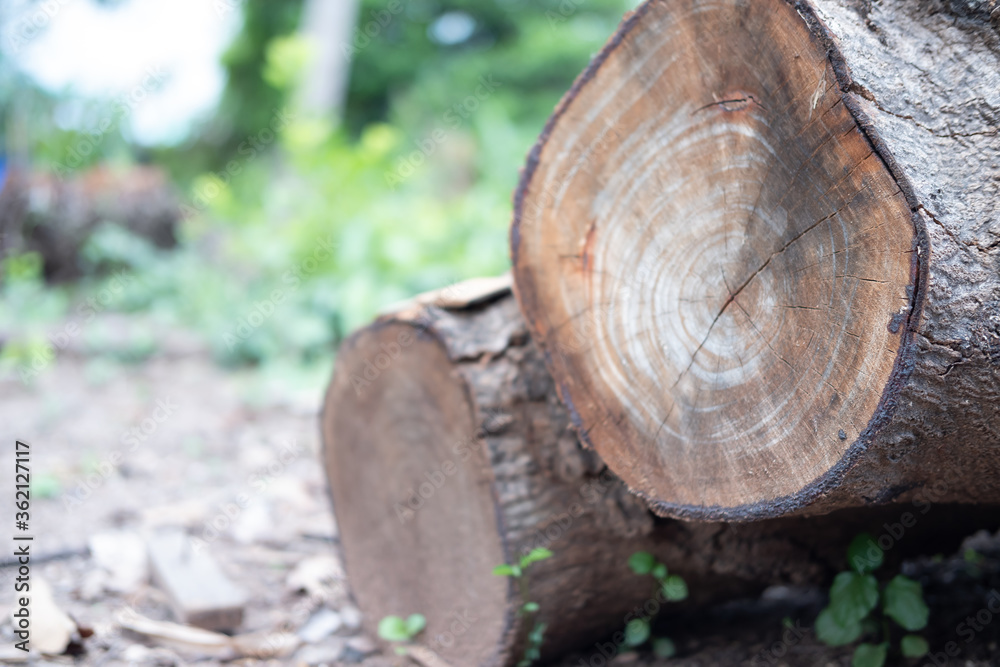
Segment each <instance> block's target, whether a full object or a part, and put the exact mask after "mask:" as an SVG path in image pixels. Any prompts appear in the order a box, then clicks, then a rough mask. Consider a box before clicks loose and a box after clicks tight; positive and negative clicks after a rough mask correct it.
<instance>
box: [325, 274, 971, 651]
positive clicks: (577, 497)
mask: <svg viewBox="0 0 1000 667" xmlns="http://www.w3.org/2000/svg"><path fill="white" fill-rule="evenodd" d="M486 287H487V288H488V289H487V290H486V291H485V292H479V294H478V296H476V295H475V292H476V290H471V291H470V290H463V289H461V288H459V289H457V290H449V293H446V294H444V295H436V296H435V297H434V298H431V299H426V298H425V299H421V300H420V303H415V304H414V305H412V307H410V308H405V309H403V310H401V311H399V312H397V313H394V314H390V315H386V316H385V317H383V318H382V319H380V320H379V321H377V322H376V323H374V324H372V325H371V326H369V327H366V328H364V329H362V330H361V331H359V332H357V333H356V334H354V335H353V336H352V337H351V338H349V339H348V340H347V341H346V342H345V343H344V345H343V346H342V347H341V349H340V352H339V353H338V358H337V364H336V368H335V371H334V376H333V379H332V381H331V384H330V388H329V390H328V392H327V395H326V399H325V402H324V410H323V417H322V432H323V441H324V464H325V468H326V472H327V475H328V478H329V481H330V489H331V494H332V498H333V505H334V512H335V514H336V517H337V523H338V528H339V534H340V543H341V547H342V550H343V555H344V562H345V567H346V570H347V574H348V577H349V580H350V583H351V588H352V590H353V591H354V594H355V597H356V598H357V601H358V604H359V606H360V607H361V609H362V611H363V612H364V614H365V622H366V624H367V625H368V627H369V629H370V630H371V631H372V633H373V634H374V631H375V628H376V626H377V624H378V621H379V620H380V619H381V618H382V617H384V616H386V615H390V614H396V615H403V616H405V615H407V614H411V613H422V614H424V615H425V616H426V617H427V620H428V627H427V630H426V632H425V633H424V634H423V635H422V636H421V637H420V638H419V641H421V642H422V643H424V644H426V645H428V646H430V648H431V649H433V650H434V651H435V652H437V653H439V654H440V656H441V657H443V658H444V659H445V660H446V661H448V662H449V663H450V664H453V665H509V664H514V663H515V662H517V660H518V659H519V658H520V656H521V650H522V647H523V640H524V637H525V633H526V632H528V631H529V630H530V628H531V626H532V625H533V623H534V621H535V620H536V619H533V618H531V617H525V616H519V615H518V613H517V610H518V608H519V607H520V606H521V597H520V592H519V591H518V589H517V588H516V587H514V586H513V585H512V584H510V583H509V582H508V581H507V580H506V579H503V578H499V577H495V576H491V574H490V572H491V570H492V568H493V567H494V566H495V565H498V564H500V563H503V562H514V560H515V559H516V558H518V557H519V556H520V555H522V554H523V553H525V552H526V551H528V550H530V549H532V548H534V547H546V548H548V549H550V550H552V551H553V552H554V554H555V555H554V557H553V558H551V559H550V560H546V561H542V562H539V563H536V564H535V565H533V566H532V567H531V569H530V570H529V578H528V591H529V593H530V598H531V599H532V600H533V601H537V602H538V603H540V605H541V611H540V612H539V616H538V620H541V621H543V622H545V623H546V624H547V625H548V628H547V630H546V632H545V643H544V645H543V653H544V654H545V655H547V656H552V655H556V654H558V653H560V652H562V651H564V650H566V649H569V648H578V647H586V646H588V645H593V643H594V642H597V641H598V640H602V641H606V639H607V637H608V636H611V635H612V634H613V633H614V632H616V631H620V630H622V628H623V627H624V625H625V623H626V622H627V621H628V620H630V619H631V618H633V617H635V614H636V611H635V610H636V609H637V608H638V609H639V610H640V611H639V612H638V614H639V615H642V614H643V612H642V611H641V609H642V607H643V605H644V604H645V603H647V602H649V601H650V600H652V599H653V595H652V593H653V587H652V585H651V584H652V580H651V579H649V578H648V577H639V576H636V575H634V574H632V573H631V572H630V571H629V569H628V567H627V564H626V563H627V560H628V557H629V556H630V555H631V554H633V553H634V552H636V551H640V550H648V551H651V552H652V553H654V554H655V555H657V556H658V557H659V558H660V559H661V560H662V561H663V562H665V563H666V564H667V565H668V567H669V568H670V570H671V572H673V573H677V574H680V575H682V576H683V577H684V578H685V579H686V580H687V582H688V585H689V588H690V591H691V596H690V598H689V599H688V600H687V601H686V602H684V603H681V604H684V605H688V606H689V607H691V606H697V605H703V604H706V603H708V602H711V601H714V600H719V599H722V598H733V597H738V596H740V595H742V594H750V593H754V592H756V591H759V590H760V589H762V588H763V587H764V586H766V585H768V584H772V583H805V582H816V581H822V580H823V579H824V578H825V577H827V576H829V575H830V574H831V573H832V572H833V571H834V570H835V569H836V568H839V567H842V566H843V557H844V550H845V548H846V545H847V544H848V542H849V541H850V539H851V538H852V537H853V536H854V535H855V534H857V532H859V531H861V530H870V531H872V533H873V534H874V535H877V536H878V535H881V534H882V533H883V532H885V529H883V528H881V526H882V525H883V523H886V522H889V523H899V522H900V521H901V520H902V519H901V515H902V513H903V512H904V510H905V508H904V510H901V509H900V508H892V509H891V511H888V510H886V511H883V512H881V513H878V512H861V513H859V512H849V513H846V514H845V513H835V514H831V515H829V516H824V517H817V518H814V519H800V518H794V519H778V520H770V521H761V522H757V523H754V524H748V525H739V526H734V525H725V524H719V523H696V524H691V523H685V522H682V521H675V520H669V519H661V518H658V517H655V516H654V515H653V514H652V513H650V512H649V511H648V510H647V509H646V507H645V505H644V504H643V503H642V502H641V501H640V500H639V499H638V498H636V497H635V496H633V495H631V494H630V493H629V492H628V490H627V489H626V487H625V486H624V484H622V483H621V481H620V480H618V479H617V478H616V477H615V476H614V475H613V474H612V473H611V472H610V471H608V470H607V468H606V467H605V466H604V464H603V463H602V462H601V461H600V459H599V458H598V457H597V456H596V454H594V453H593V452H592V451H588V450H586V449H584V448H583V447H582V446H581V445H580V443H579V440H578V439H577V437H576V435H575V433H574V431H573V430H572V428H571V427H570V423H569V414H568V411H567V410H566V408H565V407H564V406H563V404H562V403H561V402H560V401H559V400H558V398H557V396H556V392H555V389H554V386H553V382H552V379H551V377H550V376H549V374H548V372H547V371H546V370H545V367H544V363H543V360H542V356H541V354H540V353H539V351H538V349H537V348H536V346H535V345H534V344H533V343H532V342H531V340H530V338H529V337H528V335H527V330H526V328H525V325H524V322H523V320H522V319H521V317H520V315H519V313H518V311H517V305H516V302H515V301H514V299H513V298H512V297H511V296H510V294H509V292H508V291H507V290H504V289H502V288H497V287H496V285H494V284H487V285H486ZM460 293H461V294H462V297H461V299H459V298H456V296H457V295H458V294H460ZM463 300H464V303H463ZM440 304H448V307H447V308H445V307H442V306H441V305H440ZM930 500H931V501H933V500H936V498H931V499H930ZM909 512H910V513H911V514H912V515H913V516H914V517H918V518H916V519H915V525H914V524H913V523H911V522H909V521H907V523H908V526H907V527H906V528H905V529H904V533H905V537H902V536H901V538H894V539H893V540H892V541H891V544H886V546H888V547H890V551H889V552H888V555H889V558H890V559H898V558H901V557H902V556H903V555H904V554H906V553H913V552H914V551H919V550H920V549H922V548H924V547H927V545H928V542H929V543H930V544H931V546H930V547H929V548H930V549H931V550H932V551H934V552H937V551H938V550H941V549H943V548H946V546H945V545H947V544H949V543H952V542H954V541H955V540H957V539H958V538H959V537H961V536H962V535H964V534H967V531H969V528H970V526H979V525H980V524H985V523H988V521H986V522H984V521H983V517H982V516H976V515H975V514H974V513H965V514H964V515H963V516H962V517H961V518H959V519H958V520H956V519H955V518H954V516H953V515H952V514H951V513H949V512H948V511H947V508H931V506H930V504H929V503H928V504H926V505H925V506H921V507H919V508H917V507H911V508H909ZM658 605H659V603H656V605H653V603H651V602H650V606H649V607H647V612H648V611H650V610H651V609H655V608H656V607H658ZM677 608H678V609H680V608H682V607H677ZM630 614H632V615H631V616H630Z"/></svg>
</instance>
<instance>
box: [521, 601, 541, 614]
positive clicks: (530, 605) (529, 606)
mask: <svg viewBox="0 0 1000 667" xmlns="http://www.w3.org/2000/svg"><path fill="white" fill-rule="evenodd" d="M521 608H522V609H524V611H525V612H526V613H529V614H534V613H535V612H536V611H538V603H537V602H525V603H524V606H523V607H521Z"/></svg>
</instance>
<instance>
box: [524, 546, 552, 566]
mask: <svg viewBox="0 0 1000 667" xmlns="http://www.w3.org/2000/svg"><path fill="white" fill-rule="evenodd" d="M546 558H552V552H551V551H549V550H548V549H543V548H541V547H538V548H537V549H532V550H531V551H529V552H528V553H527V554H525V555H524V556H522V557H521V569H524V568H526V567H528V566H529V565H531V564H532V563H537V562H538V561H540V560H545V559H546Z"/></svg>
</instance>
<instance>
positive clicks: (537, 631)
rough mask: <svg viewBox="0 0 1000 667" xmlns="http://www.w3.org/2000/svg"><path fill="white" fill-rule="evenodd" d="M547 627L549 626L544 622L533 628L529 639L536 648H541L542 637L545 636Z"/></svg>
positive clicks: (536, 624)
mask: <svg viewBox="0 0 1000 667" xmlns="http://www.w3.org/2000/svg"><path fill="white" fill-rule="evenodd" d="M547 627H548V626H547V625H545V624H544V623H542V622H537V623H535V627H533V628H532V629H531V632H529V633H528V639H529V640H530V641H531V643H532V644H535V645H536V646H541V644H542V637H543V636H544V635H545V628H547Z"/></svg>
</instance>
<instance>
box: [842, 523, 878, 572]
mask: <svg viewBox="0 0 1000 667" xmlns="http://www.w3.org/2000/svg"><path fill="white" fill-rule="evenodd" d="M883 560H885V555H884V554H883V553H882V549H881V548H879V546H878V543H877V542H876V541H875V538H874V537H872V536H871V535H870V534H868V533H861V534H860V535H858V536H857V537H855V538H854V539H853V540H851V545H850V546H849V547H847V562H848V564H849V565H850V566H851V569H852V570H854V571H855V572H857V573H858V574H867V573H869V572H874V571H875V570H877V569H878V568H879V567H880V566H881V565H882V561H883Z"/></svg>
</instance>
